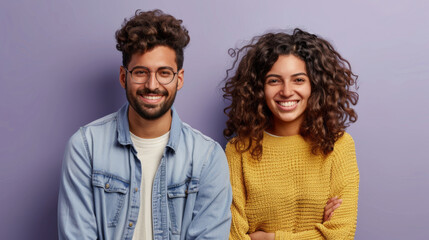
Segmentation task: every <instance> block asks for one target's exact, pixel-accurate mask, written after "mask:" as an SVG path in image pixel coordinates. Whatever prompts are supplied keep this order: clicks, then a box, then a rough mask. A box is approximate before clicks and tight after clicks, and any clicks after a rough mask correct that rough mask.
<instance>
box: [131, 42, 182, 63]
mask: <svg viewBox="0 0 429 240" xmlns="http://www.w3.org/2000/svg"><path fill="white" fill-rule="evenodd" d="M129 65H130V66H137V65H140V66H145V67H148V68H159V67H162V66H169V67H172V68H176V67H177V64H176V52H175V51H174V50H173V49H172V48H170V47H166V46H156V47H154V48H152V49H150V50H147V51H145V52H139V53H134V54H133V55H132V56H131V61H130V64H129Z"/></svg>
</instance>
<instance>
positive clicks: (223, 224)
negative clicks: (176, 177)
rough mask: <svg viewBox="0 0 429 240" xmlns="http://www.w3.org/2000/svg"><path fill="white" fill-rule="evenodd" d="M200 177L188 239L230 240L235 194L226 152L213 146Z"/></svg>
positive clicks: (217, 145)
mask: <svg viewBox="0 0 429 240" xmlns="http://www.w3.org/2000/svg"><path fill="white" fill-rule="evenodd" d="M206 157H207V158H206V160H205V163H204V165H203V167H202V170H201V171H202V172H201V174H200V182H199V191H198V194H197V198H196V201H195V206H194V214H195V216H194V218H193V220H192V222H191V224H190V226H189V228H188V231H187V233H186V238H185V239H213V240H222V239H228V234H229V230H230V227H231V210H230V208H231V201H232V192H231V184H230V182H229V172H228V164H227V161H226V157H225V152H224V151H223V149H222V148H221V147H220V146H219V144H217V143H215V144H213V148H212V151H209V152H208V154H207V156H206Z"/></svg>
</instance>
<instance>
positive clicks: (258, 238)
mask: <svg viewBox="0 0 429 240" xmlns="http://www.w3.org/2000/svg"><path fill="white" fill-rule="evenodd" d="M274 236H275V234H274V233H266V232H264V231H256V232H254V233H251V234H249V237H250V239H252V240H274Z"/></svg>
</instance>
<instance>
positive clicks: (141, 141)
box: [130, 132, 170, 240]
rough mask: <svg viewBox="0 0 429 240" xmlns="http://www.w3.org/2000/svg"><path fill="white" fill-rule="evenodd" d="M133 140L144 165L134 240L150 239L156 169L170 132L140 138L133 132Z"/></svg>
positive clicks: (151, 237) (151, 235)
mask: <svg viewBox="0 0 429 240" xmlns="http://www.w3.org/2000/svg"><path fill="white" fill-rule="evenodd" d="M130 135H131V140H132V141H133V144H134V147H135V148H136V150H137V158H138V159H139V160H140V162H141V166H142V181H141V184H140V210H139V216H138V218H137V223H136V228H135V230H134V235H133V240H150V239H153V234H152V185H153V179H154V178H155V174H156V170H157V169H158V165H159V162H160V161H161V158H162V154H163V153H164V149H165V146H166V145H167V142H168V138H169V136H170V132H167V133H166V134H164V135H162V136H160V137H157V138H150V139H145V138H139V137H137V136H136V135H134V134H132V133H131V132H130Z"/></svg>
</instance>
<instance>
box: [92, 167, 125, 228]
mask: <svg viewBox="0 0 429 240" xmlns="http://www.w3.org/2000/svg"><path fill="white" fill-rule="evenodd" d="M129 185H130V184H129V182H127V181H125V180H122V179H121V178H120V177H117V176H114V175H111V174H107V173H103V172H96V171H94V172H93V173H92V186H93V187H94V195H98V196H97V197H98V200H96V201H97V202H98V203H99V206H98V207H97V206H96V212H98V213H99V214H101V216H104V218H105V219H106V220H107V226H108V227H116V225H117V224H118V220H119V216H120V213H121V210H122V208H123V206H124V201H125V197H126V195H127V193H128V188H129ZM96 199H97V198H96ZM97 208H98V209H97Z"/></svg>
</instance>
